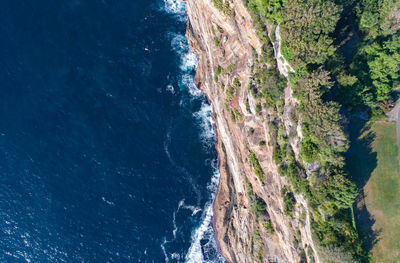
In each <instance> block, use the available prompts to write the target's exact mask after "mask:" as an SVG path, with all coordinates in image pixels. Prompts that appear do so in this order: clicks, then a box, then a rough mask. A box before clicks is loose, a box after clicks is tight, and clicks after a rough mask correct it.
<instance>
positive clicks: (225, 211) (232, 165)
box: [186, 0, 319, 263]
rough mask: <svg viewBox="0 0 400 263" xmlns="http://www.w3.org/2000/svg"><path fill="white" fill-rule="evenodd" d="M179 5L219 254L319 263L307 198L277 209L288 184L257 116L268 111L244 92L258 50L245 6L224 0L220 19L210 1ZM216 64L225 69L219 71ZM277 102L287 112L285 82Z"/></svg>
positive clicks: (289, 98)
mask: <svg viewBox="0 0 400 263" xmlns="http://www.w3.org/2000/svg"><path fill="white" fill-rule="evenodd" d="M186 3H187V11H188V16H189V22H188V28H187V36H188V39H189V43H190V46H191V48H192V51H193V52H194V53H195V54H197V56H198V61H199V63H198V68H197V73H196V76H195V82H196V85H197V86H198V87H199V88H201V89H202V90H203V91H204V92H205V93H206V95H207V97H208V99H209V101H210V102H211V104H212V105H213V109H214V114H215V116H214V118H215V122H216V126H217V131H218V145H217V149H218V153H219V157H220V173H221V177H220V184H219V188H218V191H217V195H216V199H215V201H214V227H215V230H216V238H217V240H218V243H219V248H220V250H221V252H222V254H223V255H224V256H225V258H226V259H227V260H228V261H229V262H232V263H234V262H239V263H246V262H319V259H318V254H317V250H316V249H315V246H314V244H313V241H312V235H311V231H310V219H309V218H310V217H309V212H308V208H307V206H308V205H307V202H306V201H305V200H304V198H302V196H295V197H296V201H297V204H296V206H295V208H294V210H293V215H292V216H287V215H285V213H284V210H285V205H284V202H283V198H282V197H281V189H282V187H284V186H285V185H288V181H287V179H286V178H284V177H281V176H280V175H279V174H278V171H277V167H276V165H275V163H274V161H273V159H272V152H273V149H272V147H270V146H269V145H268V142H269V140H270V135H269V130H268V122H267V121H265V116H266V115H267V114H268V113H267V112H261V114H260V113H259V114H256V112H255V111H256V110H255V102H254V99H253V98H252V96H251V94H248V93H247V87H248V85H249V77H250V74H251V66H252V65H253V62H254V61H253V52H258V53H260V52H261V43H260V41H259V40H258V38H257V35H256V34H255V32H254V31H253V27H252V24H251V19H250V16H249V14H248V13H247V10H246V8H245V7H244V6H243V4H242V2H241V0H232V1H231V4H230V9H231V11H232V15H231V16H227V15H225V14H223V13H222V12H220V11H219V10H218V9H216V8H215V7H214V5H213V4H212V2H211V1H210V0H186ZM218 68H219V69H218ZM221 69H223V71H224V72H225V73H226V72H227V71H228V73H229V74H221V72H220V71H221ZM235 79H237V80H238V81H239V82H240V85H239V87H237V88H236V90H235V92H234V95H233V96H231V98H228V96H227V92H226V87H227V86H229V85H233V83H234V82H235ZM237 80H236V83H237ZM236 86H238V85H236ZM224 90H225V91H224ZM227 99H230V105H229V107H231V109H232V108H233V109H234V110H235V111H237V112H238V113H239V114H240V116H241V117H240V121H236V122H235V121H234V118H232V116H231V115H232V113H231V111H229V110H228V108H227ZM285 104H287V105H285V106H287V107H286V108H285V109H286V111H288V112H289V111H293V110H295V107H296V102H295V100H294V99H293V98H292V96H291V91H290V87H288V88H287V90H286V91H285ZM289 113H290V112H289ZM289 113H288V115H290V114H289ZM285 126H286V127H288V128H290V129H291V133H296V132H297V131H298V130H299V129H297V127H296V126H297V124H293V123H290V118H289V117H288V121H287V122H286V121H285ZM297 136H298V138H300V136H301V135H300V134H297ZM293 138H295V136H293ZM297 143H298V139H297V140H296V139H294V141H293V144H297ZM250 151H251V152H253V153H254V154H255V155H256V156H257V159H258V161H259V163H260V165H261V168H262V170H263V172H264V174H265V181H264V182H261V181H260V179H259V178H258V177H257V176H256V175H255V173H254V170H253V167H251V165H250V163H249V160H248V159H249V152H250ZM297 154H298V153H297ZM245 178H247V179H245ZM246 180H247V182H248V183H246ZM248 185H251V188H252V191H253V192H254V193H255V194H256V195H257V196H259V197H260V198H262V199H263V200H264V201H265V203H266V205H267V206H266V211H264V212H263V213H262V215H261V219H263V218H265V219H268V220H270V222H271V223H272V227H273V231H272V233H271V231H268V229H267V228H266V227H265V226H263V225H262V223H261V222H262V221H263V220H256V219H255V215H254V213H252V211H251V208H250V200H249V198H248V195H247V192H248V190H249V189H248V188H249V186H248ZM311 258H313V260H314V261H312V260H311Z"/></svg>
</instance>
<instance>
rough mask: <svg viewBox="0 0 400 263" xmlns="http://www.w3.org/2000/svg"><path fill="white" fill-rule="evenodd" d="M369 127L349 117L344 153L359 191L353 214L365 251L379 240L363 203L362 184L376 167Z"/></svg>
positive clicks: (377, 232) (373, 135) (372, 135)
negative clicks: (346, 150) (345, 151)
mask: <svg viewBox="0 0 400 263" xmlns="http://www.w3.org/2000/svg"><path fill="white" fill-rule="evenodd" d="M370 128H371V127H370V124H369V123H368V122H366V121H363V120H360V119H358V118H352V119H351V121H350V125H349V135H350V148H349V150H348V152H347V153H346V164H347V168H348V170H349V172H350V176H351V178H352V180H353V181H354V182H355V183H356V185H357V187H358V189H359V192H360V193H359V195H358V196H357V198H356V202H355V203H354V216H355V220H356V226H357V231H358V233H359V235H360V238H361V239H362V241H363V242H362V243H363V248H364V250H365V251H366V252H370V251H371V249H372V247H373V246H374V245H375V244H376V243H377V242H378V241H379V234H380V230H378V231H374V230H373V225H374V224H375V219H374V218H373V217H372V216H371V214H370V212H369V211H368V209H367V207H366V205H365V193H364V186H365V185H366V184H367V182H368V180H369V178H370V177H371V174H372V172H373V171H374V170H375V168H376V167H377V154H376V152H373V150H372V143H373V141H374V139H375V133H374V132H373V131H372V130H371V129H370Z"/></svg>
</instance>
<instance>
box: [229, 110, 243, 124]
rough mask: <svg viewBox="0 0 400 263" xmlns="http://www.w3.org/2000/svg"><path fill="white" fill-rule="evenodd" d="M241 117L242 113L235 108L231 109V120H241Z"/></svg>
mask: <svg viewBox="0 0 400 263" xmlns="http://www.w3.org/2000/svg"><path fill="white" fill-rule="evenodd" d="M242 119H243V115H242V114H241V113H240V112H239V111H238V110H237V109H232V111H231V120H232V121H233V122H241V121H242Z"/></svg>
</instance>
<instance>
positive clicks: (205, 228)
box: [185, 162, 225, 263]
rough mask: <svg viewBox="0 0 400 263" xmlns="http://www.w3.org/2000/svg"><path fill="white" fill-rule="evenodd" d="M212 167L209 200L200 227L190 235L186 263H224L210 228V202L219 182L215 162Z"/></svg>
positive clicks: (211, 212)
mask: <svg viewBox="0 0 400 263" xmlns="http://www.w3.org/2000/svg"><path fill="white" fill-rule="evenodd" d="M213 167H214V174H213V176H212V179H211V183H210V184H209V185H208V188H209V189H210V199H209V201H208V202H207V203H206V205H205V209H204V212H203V214H202V217H201V224H200V226H199V227H198V228H197V229H196V230H195V231H194V232H193V233H192V240H191V245H190V248H189V251H188V253H187V254H186V257H185V260H186V261H185V262H186V263H197V262H204V263H220V262H225V259H224V258H223V257H222V256H221V255H220V254H219V253H218V248H217V244H216V241H215V238H214V230H213V228H212V216H213V209H212V201H213V200H214V197H215V192H216V190H217V187H218V180H219V171H218V169H217V165H216V162H215V165H213ZM201 240H207V243H206V244H201Z"/></svg>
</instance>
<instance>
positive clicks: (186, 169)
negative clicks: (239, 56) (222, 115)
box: [0, 0, 223, 263]
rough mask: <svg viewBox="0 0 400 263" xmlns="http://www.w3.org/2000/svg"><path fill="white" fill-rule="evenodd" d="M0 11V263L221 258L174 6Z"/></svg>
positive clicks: (207, 141)
mask: <svg viewBox="0 0 400 263" xmlns="http://www.w3.org/2000/svg"><path fill="white" fill-rule="evenodd" d="M0 4H1V8H0V34H1V36H2V37H1V40H0V93H1V95H0V262H32V263H36V262H40V263H41V262H96V263H98V262H196V263H197V262H223V259H222V257H221V256H220V254H219V253H218V250H217V247H216V242H215V239H214V236H213V230H212V227H211V221H212V209H211V204H212V199H213V197H214V194H215V190H216V187H217V184H218V176H219V175H218V171H217V158H216V152H215V149H214V143H215V132H214V128H213V123H212V118H211V115H212V111H211V107H210V105H209V104H208V103H207V101H206V99H205V97H204V96H203V95H202V94H201V92H200V91H199V90H197V89H196V87H195V86H194V84H193V74H194V70H195V67H196V57H195V56H194V55H193V54H191V53H190V52H189V48H188V45H187V40H186V38H185V36H184V33H185V29H186V16H185V5H184V2H182V1H181V0H153V1H150V0H129V1H128V0H118V1H116V0H59V1H54V0H38V1H31V0H19V1H13V0H3V1H1V2H0Z"/></svg>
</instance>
